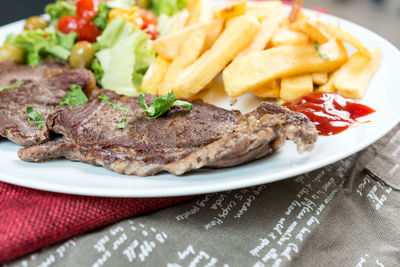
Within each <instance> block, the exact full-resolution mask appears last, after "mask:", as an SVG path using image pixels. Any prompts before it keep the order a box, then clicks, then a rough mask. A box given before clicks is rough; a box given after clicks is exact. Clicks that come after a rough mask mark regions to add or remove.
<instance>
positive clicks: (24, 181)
mask: <svg viewBox="0 0 400 267" xmlns="http://www.w3.org/2000/svg"><path fill="white" fill-rule="evenodd" d="M307 12H308V13H315V12H313V11H307ZM321 19H323V20H325V21H329V22H333V23H335V24H340V26H341V27H342V28H344V29H346V30H348V31H350V32H351V33H353V34H354V35H356V36H357V37H359V38H360V39H361V40H362V42H364V43H365V44H366V45H368V46H369V47H373V46H378V47H380V48H381V49H382V52H383V62H382V66H381V68H380V69H379V71H378V73H377V74H376V76H375V77H374V79H373V81H372V83H371V85H370V88H369V89H368V92H367V94H366V96H365V97H364V98H363V99H362V101H361V103H363V104H366V105H368V106H370V107H372V108H374V109H376V110H377V112H376V113H374V114H372V115H370V116H368V117H366V118H365V120H371V121H372V122H371V123H365V124H361V125H359V126H357V127H355V128H352V129H349V130H347V131H345V132H344V133H342V134H339V135H336V136H332V137H320V138H319V140H318V143H317V144H316V148H315V149H314V150H313V151H312V152H310V153H305V154H302V155H299V154H298V153H297V152H296V149H295V146H294V145H293V144H289V143H288V144H287V145H286V146H285V147H284V148H283V149H282V150H280V151H278V152H276V153H275V154H274V155H272V156H270V157H267V158H265V159H262V160H257V161H254V162H251V163H248V164H246V165H242V166H238V167H233V168H226V169H219V170H206V169H204V170H199V171H196V172H192V173H189V174H187V175H184V176H174V175H170V174H162V175H157V176H153V177H146V178H142V177H137V176H124V175H120V174H117V173H115V172H112V171H110V170H107V169H105V168H102V167H95V166H91V165H89V164H85V163H77V162H69V161H67V160H56V161H51V162H46V163H29V162H23V161H21V160H19V159H18V157H17V151H18V149H19V148H20V147H19V146H17V145H15V144H13V143H11V142H9V141H6V140H1V141H0V158H1V160H0V180H2V181H5V182H8V183H12V184H17V185H21V186H26V187H31V188H36V189H42V190H48V191H54V192H63V193H71V194H80V195H91V196H113V197H161V196H181V195H192V194H201V193H209V192H217V191H223V190H230V189H236V188H242V187H248V186H253V185H258V184H264V183H270V182H274V181H278V180H282V179H286V178H289V177H293V176H295V175H299V174H302V173H305V172H308V171H312V170H315V169H317V168H320V167H323V166H326V165H328V164H331V163H333V162H335V161H338V160H340V159H343V158H345V157H347V156H349V155H351V154H353V153H356V152H358V151H360V150H361V149H363V148H365V147H367V146H368V145H371V144H372V143H374V142H375V141H376V140H378V139H379V138H381V137H382V136H383V135H385V134H386V133H387V132H389V131H390V130H391V129H392V128H393V127H394V126H395V125H396V124H397V123H398V122H399V121H400V90H399V85H400V75H399V69H400V52H399V51H398V50H397V49H396V48H395V47H394V46H393V45H391V44H390V43H389V42H388V41H386V40H384V39H383V38H381V37H380V36H378V35H377V34H375V33H373V32H371V31H369V30H367V29H365V28H363V27H361V26H358V25H356V24H354V23H351V22H349V21H346V20H343V19H340V18H337V17H334V16H329V15H324V14H321ZM22 25H23V22H22V21H19V22H15V23H12V24H9V25H7V26H4V27H1V28H0V42H1V43H2V42H3V40H4V38H5V37H6V35H7V34H8V33H12V32H20V31H21V29H22ZM205 99H206V100H209V101H210V100H212V102H213V103H214V104H216V105H218V106H221V107H225V108H229V100H228V99H227V98H226V97H225V96H221V95H219V94H218V91H214V92H212V93H209V94H206V96H205ZM257 103H258V102H257V100H256V98H254V97H252V96H250V95H246V96H244V97H242V98H241V99H240V101H239V103H238V104H237V105H236V106H235V108H240V109H242V110H243V111H244V110H248V109H249V108H251V107H252V106H254V105H256V104H257Z"/></svg>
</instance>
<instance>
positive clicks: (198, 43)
mask: <svg viewBox="0 0 400 267" xmlns="http://www.w3.org/2000/svg"><path fill="white" fill-rule="evenodd" d="M205 39H206V34H205V33H204V32H203V31H200V30H198V31H195V32H193V33H192V34H191V35H190V36H189V37H188V39H187V41H186V42H185V43H184V44H183V46H182V49H181V53H180V55H179V56H178V57H177V58H175V59H174V61H172V63H171V65H170V66H169V68H168V70H167V72H166V74H165V78H164V80H163V82H162V83H161V85H160V87H159V91H158V94H159V95H165V94H167V93H169V92H170V91H171V85H172V84H173V83H174V81H175V79H176V78H177V77H178V75H179V74H180V73H181V72H182V71H183V70H184V69H185V68H186V67H188V66H190V65H191V64H193V62H194V61H195V60H196V59H197V58H198V57H199V56H200V53H201V51H202V49H203V46H204V42H205Z"/></svg>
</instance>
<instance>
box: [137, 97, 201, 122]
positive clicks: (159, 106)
mask: <svg viewBox="0 0 400 267" xmlns="http://www.w3.org/2000/svg"><path fill="white" fill-rule="evenodd" d="M144 97H145V95H144V94H142V97H141V98H139V100H138V103H139V105H140V106H141V107H142V108H143V110H144V111H143V112H145V113H146V114H147V115H149V117H150V118H153V119H156V118H158V117H160V116H162V115H163V114H164V113H165V112H167V111H168V110H169V109H170V108H172V107H173V106H179V107H183V108H186V109H189V110H192V109H193V104H191V103H189V102H187V101H182V100H176V98H175V94H174V92H172V91H171V92H169V93H168V94H166V95H164V96H159V97H157V98H156V99H154V101H153V103H151V104H150V106H147V104H146V101H145V99H144Z"/></svg>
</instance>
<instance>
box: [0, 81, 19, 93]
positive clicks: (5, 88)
mask: <svg viewBox="0 0 400 267" xmlns="http://www.w3.org/2000/svg"><path fill="white" fill-rule="evenodd" d="M23 83H24V82H22V81H16V82H15V83H14V85H21V84H23ZM14 85H8V86H0V92H1V91H5V90H11V89H14V88H15V86H14Z"/></svg>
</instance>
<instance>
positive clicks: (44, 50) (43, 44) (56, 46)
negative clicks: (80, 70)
mask: <svg viewBox="0 0 400 267" xmlns="http://www.w3.org/2000/svg"><path fill="white" fill-rule="evenodd" d="M75 38H76V34H75V33H70V34H68V35H65V34H62V33H59V32H56V31H55V30H51V29H45V30H41V29H39V30H31V31H24V32H23V33H21V34H20V35H14V34H10V35H9V36H8V37H7V40H6V42H5V44H10V45H15V46H17V47H19V48H21V49H22V50H24V51H25V52H26V53H25V54H26V56H25V60H26V63H27V64H28V65H30V66H36V65H38V64H39V63H40V61H41V59H42V58H46V57H57V58H61V59H64V60H67V59H68V57H69V55H70V52H69V49H71V48H72V45H73V43H74V40H75Z"/></svg>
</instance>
